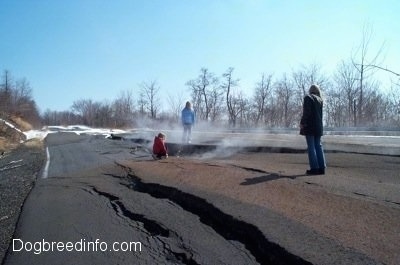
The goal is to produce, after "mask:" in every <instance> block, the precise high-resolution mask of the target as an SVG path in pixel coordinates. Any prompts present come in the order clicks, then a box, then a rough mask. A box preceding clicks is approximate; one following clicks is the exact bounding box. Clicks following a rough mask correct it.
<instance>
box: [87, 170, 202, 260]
mask: <svg viewBox="0 0 400 265" xmlns="http://www.w3.org/2000/svg"><path fill="white" fill-rule="evenodd" d="M112 176H114V175H112ZM91 188H92V190H93V191H94V192H95V193H97V194H98V195H100V196H103V197H106V198H107V199H108V200H109V201H110V203H111V206H112V208H113V209H114V211H115V212H116V213H117V214H118V213H122V214H123V216H125V217H127V218H129V219H130V220H132V221H134V222H140V223H142V224H143V227H144V228H145V229H146V231H147V232H149V234H150V235H152V236H162V237H169V236H170V231H169V230H168V229H166V228H164V227H162V226H161V225H160V224H158V223H157V222H156V221H153V220H150V219H148V218H146V217H144V216H143V215H141V214H136V213H133V212H132V211H130V210H128V209H127V208H126V207H125V205H124V204H123V203H122V202H121V200H120V198H119V197H117V196H115V195H113V194H110V193H108V192H104V191H100V190H98V189H97V188H96V187H94V186H92V187H91ZM166 250H167V251H168V252H169V253H170V254H171V255H172V256H170V257H171V258H172V257H173V258H172V261H178V262H182V263H183V264H187V265H199V264H198V263H197V262H196V261H195V260H193V258H192V257H191V256H190V255H188V253H179V252H176V251H172V250H171V249H166Z"/></svg>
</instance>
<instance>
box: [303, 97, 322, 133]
mask: <svg viewBox="0 0 400 265" xmlns="http://www.w3.org/2000/svg"><path fill="white" fill-rule="evenodd" d="M322 107H323V101H322V98H320V97H319V96H317V95H314V94H309V95H307V96H305V97H304V101H303V116H302V117H301V121H300V134H301V135H313V136H322V134H323V125H322Z"/></svg>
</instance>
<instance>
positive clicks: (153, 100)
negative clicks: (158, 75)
mask: <svg viewBox="0 0 400 265" xmlns="http://www.w3.org/2000/svg"><path fill="white" fill-rule="evenodd" d="M141 88H142V93H143V95H144V97H145V99H146V102H147V104H146V105H145V106H146V108H147V110H148V111H149V114H150V118H152V119H156V118H157V112H158V110H159V104H160V102H159V101H160V100H159V98H158V93H159V91H160V87H159V86H157V82H156V81H151V82H148V83H146V82H143V83H142V84H141Z"/></svg>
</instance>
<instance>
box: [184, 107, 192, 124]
mask: <svg viewBox="0 0 400 265" xmlns="http://www.w3.org/2000/svg"><path fill="white" fill-rule="evenodd" d="M194 122H195V115H194V111H193V109H190V108H184V109H183V110H182V124H186V125H193V124H194Z"/></svg>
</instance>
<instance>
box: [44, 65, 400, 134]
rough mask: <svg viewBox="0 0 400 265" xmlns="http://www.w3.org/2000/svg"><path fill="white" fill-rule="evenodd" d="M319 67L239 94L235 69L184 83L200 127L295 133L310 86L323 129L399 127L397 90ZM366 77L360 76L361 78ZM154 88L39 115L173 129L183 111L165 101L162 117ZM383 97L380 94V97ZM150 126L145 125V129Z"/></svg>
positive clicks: (344, 70)
mask: <svg viewBox="0 0 400 265" xmlns="http://www.w3.org/2000/svg"><path fill="white" fill-rule="evenodd" d="M320 69H321V68H320V67H319V66H318V65H310V66H308V67H305V66H304V67H301V68H300V69H298V70H296V71H293V72H292V73H290V74H287V73H285V74H283V75H281V76H280V77H277V78H274V76H273V75H272V74H265V73H264V74H261V75H260V78H259V80H258V81H257V82H255V85H254V87H252V88H249V89H247V91H252V93H251V95H248V94H249V93H248V94H245V93H244V89H241V88H240V80H239V79H238V78H236V77H235V76H234V69H233V68H231V67H230V68H228V69H227V70H226V72H224V73H222V74H221V75H220V76H218V75H216V74H215V73H213V72H211V71H209V70H208V69H207V68H201V69H200V73H199V75H198V77H196V78H194V79H191V80H189V81H187V82H186V87H187V89H188V90H189V91H190V92H191V98H192V104H193V106H194V109H195V111H196V115H197V119H198V120H199V121H204V122H208V123H211V124H214V125H216V124H218V125H221V124H225V125H226V126H229V127H236V128H243V127H245V128H249V127H262V128H277V127H278V128H297V126H298V122H299V119H300V115H301V113H302V103H303V97H304V96H305V95H306V93H307V92H308V88H309V86H310V85H311V84H313V83H315V84H318V85H320V87H321V88H322V90H323V97H324V102H325V103H324V111H325V113H324V121H325V126H327V127H332V128H337V127H386V128H389V127H391V128H399V127H400V105H399V104H400V89H399V88H400V87H399V84H398V83H393V84H392V86H391V88H388V89H386V90H384V89H383V88H382V87H380V85H379V83H378V82H377V81H376V80H374V79H373V78H372V76H370V77H368V78H364V79H363V80H362V81H363V85H362V86H363V87H362V89H361V87H360V72H359V71H358V70H357V68H356V67H354V65H353V63H352V62H348V63H345V62H343V63H341V64H340V65H339V66H338V69H337V71H336V72H335V73H334V74H333V75H332V76H331V77H328V76H326V75H324V74H323V73H321V71H320ZM364 74H365V73H364ZM159 91H160V87H159V85H158V84H157V83H156V82H155V81H153V82H149V83H142V84H141V85H140V86H139V87H138V89H137V91H136V92H135V91H133V90H131V91H124V92H121V93H120V95H119V96H118V97H117V98H116V99H115V100H114V101H113V102H111V103H106V102H94V101H92V100H90V99H86V100H78V101H75V102H74V103H73V105H72V108H71V110H70V111H65V112H54V111H50V110H47V111H46V112H45V113H44V114H43V120H44V123H45V124H77V123H80V124H85V125H88V126H94V127H110V126H111V127H129V126H135V125H138V123H139V122H143V121H144V120H149V121H152V122H153V123H158V122H160V121H163V122H168V123H171V124H176V123H178V122H179V115H180V111H181V109H182V108H183V106H184V103H185V102H183V100H182V98H179V97H176V96H175V97H173V96H170V97H169V100H168V104H169V108H167V111H164V112H161V111H160V109H161V103H160V98H159ZM383 91H385V92H383ZM146 125H149V124H146Z"/></svg>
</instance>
